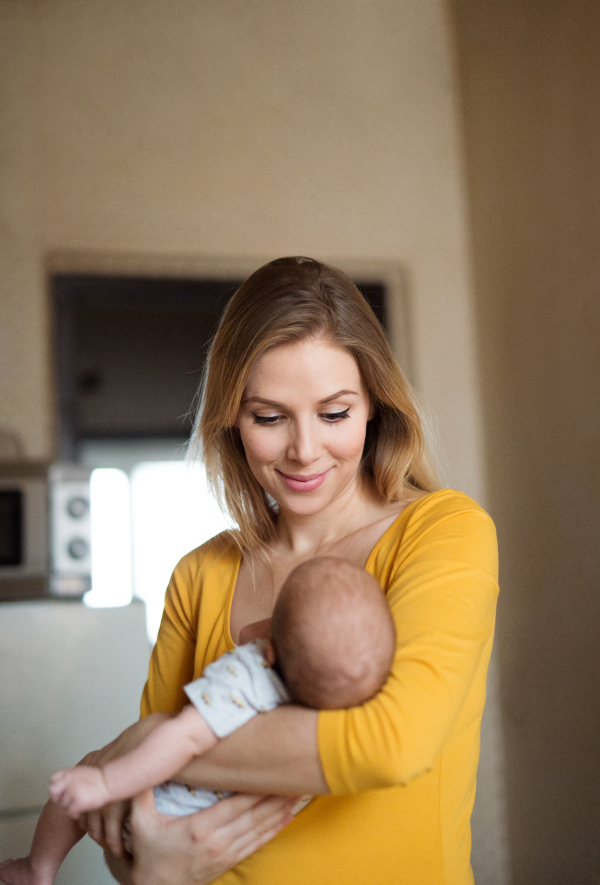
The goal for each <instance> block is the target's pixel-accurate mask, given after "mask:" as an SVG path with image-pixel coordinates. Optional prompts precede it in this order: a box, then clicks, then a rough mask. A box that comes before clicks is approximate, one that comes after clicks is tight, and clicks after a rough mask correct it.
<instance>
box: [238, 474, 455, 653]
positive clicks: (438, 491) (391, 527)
mask: <svg viewBox="0 0 600 885" xmlns="http://www.w3.org/2000/svg"><path fill="white" fill-rule="evenodd" d="M446 491H448V489H436V491H435V492H428V493H427V494H426V495H421V497H420V498H415V499H414V501H411V502H410V503H409V504H407V505H406V507H404V508H403V509H402V510H401V511H400V513H399V514H398V516H397V517H396V518H395V519H394V521H393V522H391V523H390V524H389V526H388V527H387V529H386V530H385V531H384V532H383V534H382V535H381V537H380V538H379V539H378V540H377V541H376V542H375V545H374V546H373V548H372V549H371V552H370V553H369V555H368V556H367V561H366V562H365V566H364V568H365V570H368V569H369V566H370V565H371V560H372V559H373V558H374V557H375V556H376V554H377V552H378V549H379V546H380V545H381V544H383V542H384V541H385V539H386V537H387V535H388V534H391V533H392V531H393V530H394V529H395V528H396V526H397V525H398V523H399V522H400V521H401V520H402V519H405V518H406V516H407V515H408V514H409V513H410V512H411V511H412V510H413V509H414V508H415V507H416V506H417V505H418V504H421V503H422V502H423V501H426V500H428V499H429V498H432V497H433V496H434V495H439V494H441V493H442V492H446ZM236 555H237V563H236V565H235V568H234V573H233V576H232V583H231V588H230V590H229V591H228V595H227V603H226V606H225V643H226V645H227V646H228V647H229V648H230V649H234V648H238V646H237V645H236V643H235V642H234V641H233V637H232V635H231V606H232V605H233V597H234V594H235V586H236V584H237V579H238V575H239V573H240V568H241V566H242V551H241V550H240V549H239V547H238V548H237V551H236Z"/></svg>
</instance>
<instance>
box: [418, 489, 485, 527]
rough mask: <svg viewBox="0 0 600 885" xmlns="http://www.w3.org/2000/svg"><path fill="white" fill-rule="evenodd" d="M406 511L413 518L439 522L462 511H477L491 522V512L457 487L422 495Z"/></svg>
mask: <svg viewBox="0 0 600 885" xmlns="http://www.w3.org/2000/svg"><path fill="white" fill-rule="evenodd" d="M406 511H407V516H408V517H409V518H410V519H411V520H424V521H433V522H438V521H440V520H443V519H448V518H450V517H453V516H457V515H459V514H462V513H477V514H479V515H480V516H481V517H482V518H483V519H485V520H489V521H490V522H491V518H490V516H489V514H488V513H486V511H485V510H484V509H483V507H481V505H480V504H478V503H477V501H474V500H473V498H470V497H469V495H466V494H465V493H464V492H457V491H456V490H455V489H439V490H438V491H435V492H429V493H428V494H425V495H422V496H421V497H420V498H417V499H416V500H415V501H413V502H411V503H410V504H409V505H408V506H407V507H406Z"/></svg>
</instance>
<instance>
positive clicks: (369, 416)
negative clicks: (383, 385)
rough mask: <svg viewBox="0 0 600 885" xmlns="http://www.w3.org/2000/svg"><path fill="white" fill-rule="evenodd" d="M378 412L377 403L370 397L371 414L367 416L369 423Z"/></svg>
mask: <svg viewBox="0 0 600 885" xmlns="http://www.w3.org/2000/svg"><path fill="white" fill-rule="evenodd" d="M376 412H377V408H376V406H375V403H374V402H373V397H372V396H369V414H368V416H367V421H370V420H371V418H374V417H375V413H376Z"/></svg>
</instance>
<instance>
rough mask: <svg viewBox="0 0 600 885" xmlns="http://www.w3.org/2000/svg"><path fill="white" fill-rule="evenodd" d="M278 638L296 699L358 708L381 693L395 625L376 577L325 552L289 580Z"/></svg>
mask: <svg viewBox="0 0 600 885" xmlns="http://www.w3.org/2000/svg"><path fill="white" fill-rule="evenodd" d="M271 641H272V643H273V647H274V651H275V658H276V661H277V668H278V669H279V672H280V673H281V676H282V678H283V681H284V682H285V684H286V686H287V690H288V692H289V694H290V696H291V698H292V700H293V701H295V702H297V703H300V704H304V705H305V706H308V707H314V708H315V709H319V710H324V709H331V708H336V707H337V708H339V707H353V706H358V705H359V704H363V703H365V701H367V700H369V698H371V697H372V696H373V695H374V694H376V693H377V691H378V690H379V688H380V687H381V685H382V684H383V682H384V681H385V678H386V676H387V674H388V673H389V670H390V666H391V663H392V659H393V655H394V645H395V631H394V623H393V620H392V616H391V614H390V610H389V608H388V605H387V603H386V601H385V597H384V595H383V593H382V591H381V587H380V586H379V584H378V583H377V581H376V580H375V578H373V576H372V575H370V574H369V573H368V572H366V571H364V570H362V569H359V568H356V567H355V566H352V565H349V564H348V563H347V562H345V561H344V560H342V559H338V558H335V557H319V558H316V559H311V560H308V561H307V562H304V563H302V564H301V565H299V566H297V567H296V568H295V569H294V571H293V572H292V573H291V574H290V575H289V577H288V578H287V580H286V582H285V584H284V586H283V587H282V589H281V592H280V594H279V597H278V600H277V604H276V606H275V611H274V612H273V619H272V621H271Z"/></svg>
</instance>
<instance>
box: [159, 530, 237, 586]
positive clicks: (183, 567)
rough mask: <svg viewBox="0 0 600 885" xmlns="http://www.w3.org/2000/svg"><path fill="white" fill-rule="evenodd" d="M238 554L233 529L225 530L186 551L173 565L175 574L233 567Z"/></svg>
mask: <svg viewBox="0 0 600 885" xmlns="http://www.w3.org/2000/svg"><path fill="white" fill-rule="evenodd" d="M240 556H241V551H240V546H239V544H238V542H237V539H236V534H235V531H233V530H227V531H224V532H221V533H220V534H218V535H215V536H214V537H213V538H209V540H208V541H205V542H204V544H201V545H200V546H199V547H195V548H194V549H193V550H190V552H189V553H186V554H185V556H183V557H182V558H181V559H180V560H179V562H178V563H177V565H176V566H175V574H177V575H181V576H186V575H187V576H197V575H198V573H200V572H206V573H209V572H210V571H211V570H212V569H219V570H220V569H227V568H234V567H236V566H237V563H238V560H239V558H240Z"/></svg>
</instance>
